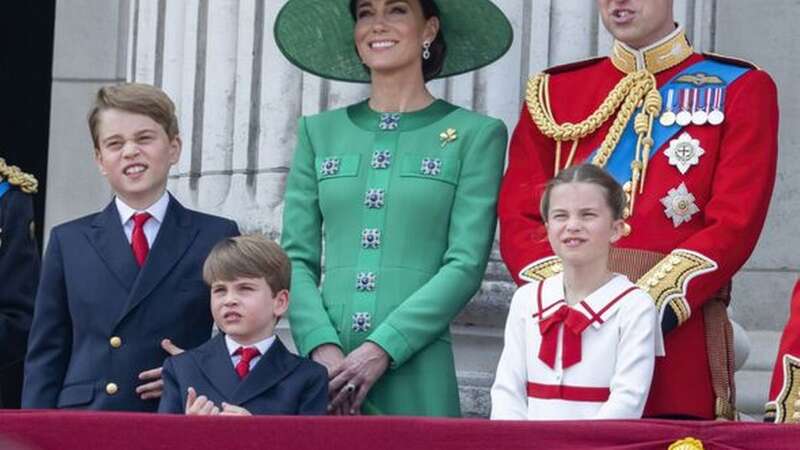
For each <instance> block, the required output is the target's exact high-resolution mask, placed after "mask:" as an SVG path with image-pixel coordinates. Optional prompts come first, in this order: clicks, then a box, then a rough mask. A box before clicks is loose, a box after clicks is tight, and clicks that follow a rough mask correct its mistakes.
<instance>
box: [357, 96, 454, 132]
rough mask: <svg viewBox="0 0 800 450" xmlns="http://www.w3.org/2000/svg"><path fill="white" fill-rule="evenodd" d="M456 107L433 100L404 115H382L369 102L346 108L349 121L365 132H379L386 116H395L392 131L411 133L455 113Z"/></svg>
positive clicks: (365, 101)
mask: <svg viewBox="0 0 800 450" xmlns="http://www.w3.org/2000/svg"><path fill="white" fill-rule="evenodd" d="M456 109H457V107H456V106H455V105H452V104H450V103H447V102H446V101H444V100H434V101H433V102H432V103H431V104H430V105H428V106H427V107H425V108H423V109H420V110H418V111H411V112H404V113H384V112H379V111H375V110H373V109H372V108H370V107H369V100H364V101H363V102H361V103H357V104H355V105H351V106H350V107H348V108H347V114H348V116H349V117H350V120H352V121H353V123H355V124H356V125H357V126H358V127H360V128H362V129H364V130H366V131H374V132H378V131H381V130H380V127H379V124H380V122H381V121H382V120H383V118H384V117H385V116H387V115H389V116H396V120H397V126H396V128H393V130H394V131H413V130H416V129H418V128H422V127H424V126H428V125H431V124H432V123H434V122H437V121H439V120H441V119H442V118H444V117H445V116H446V115H448V114H450V113H451V112H453V111H455V110H456Z"/></svg>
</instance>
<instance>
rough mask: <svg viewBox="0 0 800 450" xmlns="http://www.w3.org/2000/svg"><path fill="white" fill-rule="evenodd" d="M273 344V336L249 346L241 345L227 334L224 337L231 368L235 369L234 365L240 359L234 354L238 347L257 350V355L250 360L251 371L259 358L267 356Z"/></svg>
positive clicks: (240, 357) (239, 356)
mask: <svg viewBox="0 0 800 450" xmlns="http://www.w3.org/2000/svg"><path fill="white" fill-rule="evenodd" d="M273 342H275V335H274V334H273V335H272V336H270V337H268V338H266V339H264V340H261V341H258V342H256V343H255V344H250V345H242V344H240V343H238V342H236V341H235V340H233V338H232V337H230V336H228V335H227V334H226V335H225V345H226V346H227V347H228V354H229V355H230V357H231V363H233V367H236V365H237V364H239V360H240V359H242V356H241V355H235V354H234V353H236V350H238V349H239V347H255V348H257V349H258V351H259V355H258V356H256V357H255V358H253V359H251V360H250V370H253V367H255V366H256V364H257V363H258V362H259V361H260V360H261V357H262V356H264V355H266V354H267V351H268V350H269V348H270V347H272V343H273Z"/></svg>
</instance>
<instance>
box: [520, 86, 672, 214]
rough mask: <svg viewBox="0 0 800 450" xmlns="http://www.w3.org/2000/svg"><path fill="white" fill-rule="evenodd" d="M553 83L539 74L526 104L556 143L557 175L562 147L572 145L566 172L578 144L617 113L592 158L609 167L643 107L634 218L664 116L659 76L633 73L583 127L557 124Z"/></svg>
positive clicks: (633, 165) (632, 192)
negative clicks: (655, 130)
mask: <svg viewBox="0 0 800 450" xmlns="http://www.w3.org/2000/svg"><path fill="white" fill-rule="evenodd" d="M549 79H550V75H548V74H547V73H539V74H537V75H536V76H534V77H532V78H531V79H530V80H528V87H527V92H526V95H525V101H526V103H527V105H528V112H529V113H530V115H531V118H532V119H533V122H534V123H535V124H536V127H537V128H539V131H541V133H542V134H543V135H545V136H547V137H549V138H551V139H553V140H555V141H556V156H555V164H556V167H555V169H554V175H557V174H558V172H559V171H560V170H561V143H562V142H564V141H572V148H571V149H570V153H569V156H568V158H567V162H566V164H565V165H564V168H566V167H569V166H570V165H571V164H572V160H573V157H574V156H575V150H576V148H577V146H578V141H579V140H580V139H582V138H584V137H586V136H589V135H590V134H592V133H594V132H595V131H597V130H598V129H599V128H600V127H601V126H602V125H603V124H604V123H606V122H607V121H608V120H609V119H610V118H611V117H612V116H613V115H614V113H616V116H615V117H614V121H613V122H612V123H611V127H610V128H609V130H608V133H607V134H606V136H605V138H604V139H603V142H602V144H601V145H600V149H599V150H598V151H597V154H596V155H595V156H594V158H592V164H594V165H596V166H599V167H605V165H606V164H607V163H608V160H609V159H610V158H611V155H612V154H613V153H614V149H615V148H616V147H617V144H619V140H620V138H621V137H622V133H623V132H624V131H625V127H626V126H627V125H628V122H630V120H631V118H632V117H633V116H634V112H635V111H636V109H637V108H639V107H641V111H640V112H639V113H638V114H636V117H635V119H634V129H635V131H636V134H637V135H638V140H637V143H636V154H635V157H634V160H633V161H631V169H632V179H631V185H632V187H631V190H630V192H629V198H628V203H629V205H628V209H629V212H630V214H633V209H634V203H635V198H636V193H637V191H638V192H639V193H641V192H643V191H644V179H645V176H646V174H647V165H648V162H649V159H650V150H651V149H652V147H653V137H652V132H653V120H654V119H655V118H656V117H658V115H659V114H660V113H661V106H662V100H661V94H660V93H659V92H658V86H657V83H656V78H655V76H654V75H653V74H652V73H650V72H648V71H646V70H640V71H637V72H632V73H629V74H628V75H626V76H625V77H624V78H623V79H621V80H620V81H619V82H618V83H617V85H616V86H614V88H613V89H612V90H611V92H610V93H609V94H608V96H607V97H606V98H605V100H603V103H601V104H600V106H599V107H598V108H597V109H596V110H594V112H592V113H591V114H590V115H589V117H587V118H586V119H584V120H583V121H581V122H579V123H570V122H564V123H562V124H559V123H557V122H556V121H555V118H554V117H553V112H552V109H551V105H550V94H549V88H548V85H549Z"/></svg>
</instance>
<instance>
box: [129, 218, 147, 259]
mask: <svg viewBox="0 0 800 450" xmlns="http://www.w3.org/2000/svg"><path fill="white" fill-rule="evenodd" d="M150 217H151V216H150V214H149V213H146V212H145V213H138V214H134V215H133V233H132V234H131V248H132V249H133V257H134V258H136V264H138V265H139V267H142V266H143V265H144V260H145V259H147V253H148V252H150V245H149V244H148V243H147V236H145V235H144V224H145V222H147V221H148V220H150Z"/></svg>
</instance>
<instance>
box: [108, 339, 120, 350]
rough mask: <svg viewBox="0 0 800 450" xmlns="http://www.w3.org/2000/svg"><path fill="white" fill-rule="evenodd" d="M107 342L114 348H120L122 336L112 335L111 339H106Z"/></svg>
mask: <svg viewBox="0 0 800 450" xmlns="http://www.w3.org/2000/svg"><path fill="white" fill-rule="evenodd" d="M108 343H109V344H111V346H112V347H114V348H120V347H122V338H120V337H119V336H112V337H111V339H109V340H108Z"/></svg>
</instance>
